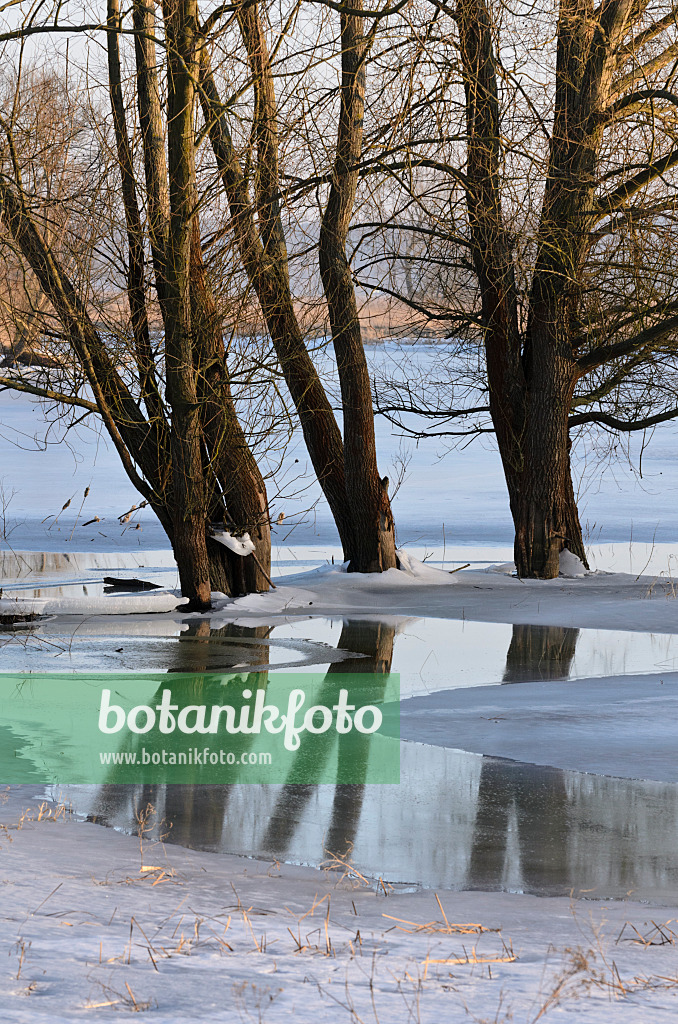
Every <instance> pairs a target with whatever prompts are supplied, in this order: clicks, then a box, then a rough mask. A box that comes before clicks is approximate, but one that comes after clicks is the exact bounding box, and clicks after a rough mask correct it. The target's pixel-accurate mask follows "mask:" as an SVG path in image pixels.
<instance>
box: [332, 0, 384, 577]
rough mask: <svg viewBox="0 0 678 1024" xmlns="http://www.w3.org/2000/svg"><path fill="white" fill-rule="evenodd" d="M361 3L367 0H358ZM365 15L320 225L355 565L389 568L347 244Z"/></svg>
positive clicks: (357, 26) (348, 65)
mask: <svg viewBox="0 0 678 1024" xmlns="http://www.w3.org/2000/svg"><path fill="white" fill-rule="evenodd" d="M358 8H359V9H361V0H358ZM362 22H363V19H362V18H360V17H359V16H357V15H345V14H342V15H341V63H342V80H341V108H340V113H339V127H338V132H337V145H336V152H335V159H334V167H333V170H332V182H331V185H330V192H329V197H328V200H327V205H326V207H325V212H324V215H323V219H322V224H321V227H320V249H319V257H320V276H321V279H322V283H323V289H324V292H325V299H326V301H327V309H328V312H329V318H330V328H331V331H332V340H333V342H334V351H335V353H336V357H337V369H338V372H339V382H340V385H341V399H342V409H343V414H344V471H345V479H346V497H347V499H348V502H349V504H350V506H351V511H352V514H353V525H354V547H353V551H352V556H351V563H350V569H351V570H352V571H354V572H383V571H384V570H386V569H393V568H395V567H396V565H397V558H396V549H395V528H394V524H393V515H392V513H391V505H390V502H389V499H388V491H387V487H386V484H385V483H382V480H381V478H380V476H379V471H378V469H377V448H376V442H375V436H374V413H373V410H372V389H371V385H370V375H369V371H368V368H367V359H366V358H365V350H364V348H363V342H362V336H361V331H360V320H359V318H358V304H357V301H356V294H355V286H354V284H353V278H352V275H351V268H350V266H349V263H348V259H347V258H346V244H347V239H348V230H349V226H350V223H351V214H352V212H353V206H354V203H355V196H356V189H357V186H358V177H359V165H360V158H361V155H362V140H363V117H364V113H365V58H366V56H367V53H368V51H369V40H368V39H366V38H365V36H364V35H363V27H362Z"/></svg>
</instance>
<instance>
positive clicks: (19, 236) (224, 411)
mask: <svg viewBox="0 0 678 1024" xmlns="http://www.w3.org/2000/svg"><path fill="white" fill-rule="evenodd" d="M163 14H164V29H165V34H164V39H163V41H164V43H165V46H164V51H163V52H164V54H165V68H164V72H165V78H164V83H165V87H166V93H167V95H166V103H165V104H163V103H162V102H161V85H160V81H159V75H158V64H157V53H156V46H155V42H154V32H155V28H154V24H153V21H154V16H153V11H152V9H151V8H149V7H146V6H145V4H143V2H140V3H139V4H137V5H136V7H135V10H134V19H135V22H136V25H137V30H136V32H135V40H136V46H135V61H136V68H135V83H137V82H138V86H139V87H138V89H137V90H136V99H137V105H138V118H139V124H140V130H141V144H142V150H143V164H144V181H143V185H142V186H141V187H140V180H139V176H138V175H137V174H136V173H135V172H136V168H135V164H134V161H133V157H132V147H131V144H130V138H129V128H128V113H129V106H128V104H126V102H125V97H124V93H123V83H122V73H121V58H120V50H119V39H120V34H121V27H122V25H121V18H120V12H119V7H118V2H117V0H110V2H109V5H108V17H107V31H106V39H107V52H108V75H107V89H108V93H109V99H110V106H111V112H112V124H113V135H114V139H115V154H116V160H115V163H114V165H113V167H112V168H110V167H106V168H105V171H104V174H103V177H104V178H106V177H107V178H109V179H110V178H111V177H112V176H115V177H117V184H118V189H119V193H118V194H119V197H120V200H121V205H122V208H123V212H124V224H125V229H126V252H125V255H124V278H125V280H124V288H123V290H122V292H121V297H124V300H125V302H126V304H127V307H128V310H129V321H128V326H127V327H126V326H125V323H124V321H123V322H122V323H120V322H118V325H117V330H116V331H115V332H108V331H106V330H105V327H104V325H103V324H102V323H101V322H97V320H96V319H95V315H98V316H101V315H102V314H103V309H102V307H101V304H98V305H97V304H95V303H94V302H93V298H94V292H95V290H96V287H97V284H98V281H97V273H96V270H93V267H92V264H91V262H90V265H89V273H87V272H85V273H84V274H83V263H84V262H86V261H85V258H84V252H83V251H82V250H78V246H79V244H80V243H81V242H82V237H76V238H74V239H73V240H72V242H73V244H72V249H73V250H74V251H75V253H76V254H77V255H78V257H79V260H80V265H79V267H78V274H77V276H76V277H75V278H73V276H72V275H70V274H69V268H68V266H67V264H66V263H65V261H64V260H63V259H62V258H60V255H59V252H58V251H56V250H55V248H54V246H53V245H52V244H51V240H50V238H49V236H48V234H47V232H46V231H45V230H44V228H43V225H42V223H41V220H40V217H39V216H38V213H37V211H38V210H39V209H40V206H41V203H42V200H43V197H42V195H41V190H40V184H41V183H40V182H39V181H37V180H36V179H35V177H34V176H32V177H30V178H29V179H26V177H25V175H23V174H22V166H21V161H20V154H19V153H18V152H17V148H16V145H15V139H16V123H15V122H16V118H15V116H14V112H11V113H10V115H9V117H7V118H5V119H4V122H3V127H4V130H5V137H6V140H7V145H6V150H5V154H4V158H5V159H4V168H3V171H4V173H3V176H2V178H1V179H0V212H1V214H2V221H3V224H4V227H5V230H6V231H7V233H8V236H9V238H11V240H12V243H13V246H14V248H15V251H16V252H18V253H19V254H20V256H21V258H22V260H23V262H24V265H25V267H26V268H27V271H30V273H32V274H33V275H34V277H35V278H36V280H37V281H38V282H39V284H40V287H41V289H42V292H43V295H44V296H45V298H46V299H47V300H48V302H49V304H50V307H51V310H52V312H53V316H54V317H55V318H56V320H57V321H58V323H59V325H60V331H61V336H62V337H63V338H64V339H66V340H67V342H68V345H69V348H70V351H71V353H72V355H73V357H74V360H75V362H76V364H77V366H78V368H79V370H80V373H81V378H80V379H79V381H78V383H80V382H81V383H82V385H83V387H82V388H78V389H76V391H75V393H73V391H72V390H71V392H70V393H66V394H64V393H61V392H55V391H54V390H52V389H51V388H41V387H38V388H36V387H35V386H34V385H30V386H29V388H28V390H32V392H33V393H34V394H38V395H41V396H42V397H44V398H47V399H50V400H53V401H57V402H61V403H65V404H69V403H70V404H73V405H76V406H78V407H80V408H84V409H86V410H87V411H89V412H95V413H97V414H98V415H99V416H101V418H102V420H103V422H104V424H105V426H106V429H107V430H108V433H109V435H110V437H111V438H112V440H113V443H114V445H115V447H116V449H117V451H118V454H119V455H120V458H121V460H122V463H123V466H124V467H125V470H126V472H127V475H128V476H129V478H130V480H131V481H132V483H133V484H134V485H135V487H137V489H138V490H139V491H140V493H141V494H142V495H143V496H144V498H145V499H146V500H147V501H148V503H149V504H150V505H151V506H152V508H153V509H154V511H155V512H156V514H157V515H158V517H159V519H160V522H161V523H162V525H163V527H164V528H165V530H166V532H167V534H168V536H169V538H170V540H171V543H172V547H173V549H174V553H175V557H176V559H177V564H178V567H179V575H180V580H181V587H182V592H183V593H184V594H185V595H186V596H187V597H189V599H190V606H191V607H193V608H196V609H202V608H207V607H209V604H210V594H211V589H212V588H213V587H214V588H216V589H220V590H223V591H225V592H227V593H238V592H243V591H247V590H253V589H254V590H260V589H266V587H267V581H268V568H269V566H270V523H269V516H268V505H267V498H266V489H265V486H264V482H263V479H262V476H261V473H260V472H259V470H258V467H257V465H256V462H255V460H254V458H253V456H252V453H251V451H250V449H249V445H248V442H247V439H246V437H245V435H244V433H243V431H242V428H241V426H240V423H239V421H238V417H237V415H236V410H235V405H234V401H233V398H232V395H231V393H230V388H229V382H228V372H227V366H226V360H225V352H224V347H223V341H222V333H221V327H220V324H219V317H218V312H217V310H216V307H215V304H214V302H213V301H212V298H211V295H210V289H209V284H208V281H207V277H206V275H205V273H204V267H203V265H202V255H201V239H200V229H199V221H198V209H197V206H198V201H197V200H198V197H197V182H196V167H195V147H194V123H195V110H196V82H197V71H198V64H199V41H200V38H199V34H198V27H199V26H198V18H197V7H196V5H195V4H194V3H192V2H191V0H179V2H176V3H175V2H173V0H172V2H170V3H168V5H167V6H166V7H165V8H164V11H163ZM16 95H17V96H20V95H21V80H20V78H19V80H18V82H17V88H16ZM165 144H166V145H167V155H166V154H165ZM100 155H101V154H100ZM140 194H142V195H143V197H144V199H145V203H144V206H145V213H146V224H145V225H144V222H143V219H142V207H141V204H140V201H139V196H140ZM100 198H101V196H100V193H98V192H96V191H95V192H94V193H93V195H92V196H91V205H92V208H91V213H92V215H93V216H94V217H96V216H97V214H98V213H100V211H99V209H98V203H99V200H100ZM118 208H119V207H118ZM95 223H96V221H95ZM111 232H112V233H111ZM114 236H115V229H114V227H113V226H111V231H110V232H109V235H108V236H107V238H106V241H107V242H108V244H109V245H110V247H111V248H112V249H115V247H116V245H117V243H118V239H117V238H116V237H114ZM101 241H102V239H101V237H99V238H98V243H99V244H98V245H97V246H95V247H94V248H95V249H97V250H98V249H101V247H102V246H101ZM147 249H149V251H150V255H151V266H152V277H153V285H154V291H155V301H157V305H158V307H159V311H160V318H161V333H160V335H159V336H155V337H154V336H153V335H152V331H151V326H150V319H151V318H150V314H149V303H150V293H149V289H148V285H147V276H146V275H147V259H146V251H147ZM109 283H110V281H109ZM109 298H110V297H109ZM117 306H118V307H119V302H118V303H117ZM109 320H110V316H109ZM121 341H122V342H123V344H122V345H121ZM2 383H3V384H4V385H5V386H8V387H13V386H15V387H18V388H19V389H20V390H26V387H25V382H24V381H23V380H21V379H17V378H9V379H3V381H2ZM224 519H225V520H226V522H227V525H229V526H230V527H231V528H232V529H233V530H234V532H236V533H238V534H242V533H243V532H245V531H246V532H248V533H250V535H251V538H252V541H253V547H254V550H253V552H252V554H251V555H248V556H247V559H246V560H245V561H244V560H243V559H241V558H240V556H239V555H237V554H234V553H233V552H232V551H231V550H230V549H228V548H226V547H223V546H222V545H219V544H216V543H214V542H212V541H211V540H210V539H209V537H208V529H207V527H208V524H209V523H210V522H212V521H215V520H217V521H218V520H221V521H223V520H224Z"/></svg>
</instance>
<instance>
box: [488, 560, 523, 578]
mask: <svg viewBox="0 0 678 1024" xmlns="http://www.w3.org/2000/svg"><path fill="white" fill-rule="evenodd" d="M515 571H516V563H515V562H495V564H494V565H488V566H487V568H486V569H485V570H484V572H496V573H498V574H499V575H500V576H513V574H514V572H515Z"/></svg>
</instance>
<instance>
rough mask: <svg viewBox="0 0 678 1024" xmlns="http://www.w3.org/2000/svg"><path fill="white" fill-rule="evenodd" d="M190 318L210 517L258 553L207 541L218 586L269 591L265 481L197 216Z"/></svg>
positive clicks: (214, 583) (242, 591)
mask: <svg viewBox="0 0 678 1024" xmlns="http://www.w3.org/2000/svg"><path fill="white" fill-rule="evenodd" d="M191 316H192V326H193V332H194V338H195V342H194V358H195V361H196V367H197V370H198V386H197V391H198V399H199V402H200V417H201V423H202V431H203V436H204V440H205V445H206V449H207V452H206V455H207V460H206V461H207V462H208V465H207V467H206V472H207V478H208V479H207V484H208V491H209V493H210V499H209V501H208V509H207V512H208V519H209V520H210V522H214V523H220V522H225V525H226V527H227V528H228V529H229V530H232V531H233V532H235V534H236V535H238V536H239V535H241V534H243V533H249V535H250V538H251V539H252V541H253V543H254V555H255V557H254V558H253V557H252V556H251V555H247V556H246V557H245V558H242V557H241V556H240V555H237V554H235V552H232V551H229V550H228V548H225V547H224V546H223V544H217V543H216V542H214V541H210V540H208V542H207V554H208V558H209V563H210V574H211V575H210V578H211V583H212V587H213V589H214V590H219V591H221V592H222V593H224V594H230V595H231V596H233V597H235V596H237V595H239V594H249V593H253V592H260V591H266V590H268V586H269V584H268V579H267V576H268V575H270V571H271V521H270V515H269V509H268V498H267V495H266V484H265V483H264V478H263V476H262V475H261V472H260V470H259V467H258V466H257V462H256V459H255V458H254V455H253V454H252V450H251V448H250V446H249V444H248V442H247V438H246V437H245V433H244V431H243V429H242V427H241V425H240V421H239V420H238V414H237V412H236V408H235V404H234V401H233V395H232V393H231V385H230V380H229V375H228V367H227V365H226V354H225V351H224V342H223V332H222V325H221V318H220V316H219V311H218V309H217V305H216V302H215V300H214V296H213V294H212V290H211V288H210V286H209V282H208V280H207V276H206V273H205V266H204V263H203V258H202V250H201V239H200V225H199V218H198V215H197V214H195V215H194V217H193V235H192V240H191Z"/></svg>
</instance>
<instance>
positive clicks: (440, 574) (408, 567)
mask: <svg viewBox="0 0 678 1024" xmlns="http://www.w3.org/2000/svg"><path fill="white" fill-rule="evenodd" d="M396 555H397V556H398V561H399V562H400V569H401V571H402V572H404V573H407V575H408V576H411V577H412V579H415V580H417V582H418V583H433V584H436V583H437V584H443V583H454V582H455V580H454V578H451V574H450V573H449V572H446V571H445V569H436V568H435V566H433V565H427V564H426V562H420V561H419V559H418V558H415V557H414V555H409V554H408V553H407V552H406V551H403V549H402V548H398V550H397V551H396ZM389 572H390V570H389ZM373 575H376V574H373ZM387 575H388V574H387ZM368 578H369V579H372V575H370V576H369V577H368ZM390 582H393V580H392V578H390Z"/></svg>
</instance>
